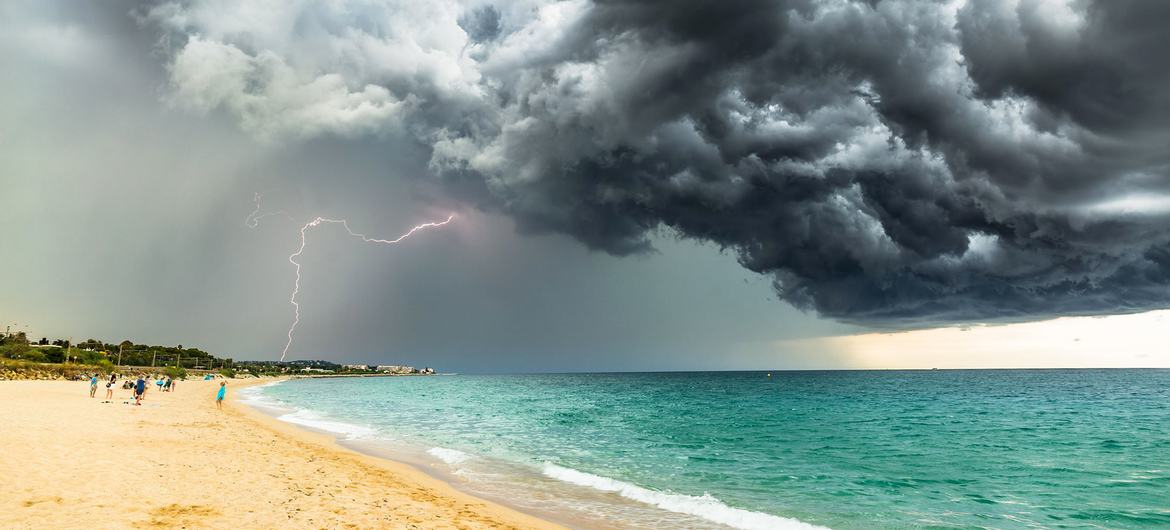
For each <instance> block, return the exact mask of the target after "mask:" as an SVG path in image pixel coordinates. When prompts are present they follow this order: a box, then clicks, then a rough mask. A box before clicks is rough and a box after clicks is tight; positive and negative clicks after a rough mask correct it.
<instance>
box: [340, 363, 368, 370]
mask: <svg viewBox="0 0 1170 530" xmlns="http://www.w3.org/2000/svg"><path fill="white" fill-rule="evenodd" d="M341 367H342V368H345V369H346V370H370V369H372V367H371V366H370V365H368V364H343V365H341Z"/></svg>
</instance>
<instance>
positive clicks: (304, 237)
mask: <svg viewBox="0 0 1170 530" xmlns="http://www.w3.org/2000/svg"><path fill="white" fill-rule="evenodd" d="M257 211H259V210H258V209H257ZM253 213H255V212H253ZM249 219H258V218H253V217H249ZM453 219H455V216H454V215H449V216H447V220H445V221H436V222H430V223H423V224H421V225H418V226H415V227H414V228H411V229H410V230H408V231H407V232H406V233H404V234H402V235H400V236H398V237H397V238H395V239H376V238H372V237H367V236H366V235H365V234H360V233H358V232H354V231H353V229H352V228H350V227H349V221H346V220H345V219H330V218H328V217H317V218H315V219H313V220H312V221H309V222H307V223H305V224H304V226H301V246H300V247H298V248H297V251H296V252H293V253H292V254H290V255H289V257H288V262H289V263H292V264H293V266H294V267H296V270H297V279H296V282H295V283H293V291H292V295H291V296H289V299H288V301H289V303H291V304H292V306H293V314H294V317H293V322H292V325H291V326H289V328H288V342H287V343H285V345H284V350H283V351H281V352H280V360H282V361H283V360H284V356H285V355H287V354H288V349H289V348H290V347H292V343H293V332H294V331H296V329H297V324H300V322H301V304H300V302H297V295H298V294H300V292H301V263H300V262H299V261H297V258H299V257H300V256H301V254H304V252H305V246H306V245H307V244H308V231H309V229H310V228H315V227H318V226H321V225H322V224H340V225H341V226H342V227H344V228H345V231H346V232H347V233H349V235H351V236H353V237H356V238H359V239H361V240H362V242H363V243H378V244H381V245H394V244H397V243H399V242H401V241H402V240H404V239H406V238H408V237H410V236H412V235H414V234H415V232H418V231H420V230H426V229H428V228H438V227H440V226H444V225H446V224H447V223H450V222H451V221H452V220H453Z"/></svg>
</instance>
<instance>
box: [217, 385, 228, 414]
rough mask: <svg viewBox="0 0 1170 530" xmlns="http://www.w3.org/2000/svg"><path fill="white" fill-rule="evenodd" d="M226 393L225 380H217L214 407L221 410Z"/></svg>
mask: <svg viewBox="0 0 1170 530" xmlns="http://www.w3.org/2000/svg"><path fill="white" fill-rule="evenodd" d="M226 394H227V382H225V381H220V382H219V392H217V393H216V394H215V408H217V409H219V410H223V397H224V396H225V395H226Z"/></svg>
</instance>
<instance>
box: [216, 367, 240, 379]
mask: <svg viewBox="0 0 1170 530" xmlns="http://www.w3.org/2000/svg"><path fill="white" fill-rule="evenodd" d="M219 375H222V376H224V377H229V378H234V377H236V371H235V370H233V369H231V368H223V369H221V370H220V371H219Z"/></svg>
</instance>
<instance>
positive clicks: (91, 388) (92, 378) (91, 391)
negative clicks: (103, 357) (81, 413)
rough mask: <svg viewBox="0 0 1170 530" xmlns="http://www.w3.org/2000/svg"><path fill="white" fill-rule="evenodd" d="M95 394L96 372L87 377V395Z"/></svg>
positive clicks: (92, 395)
mask: <svg viewBox="0 0 1170 530" xmlns="http://www.w3.org/2000/svg"><path fill="white" fill-rule="evenodd" d="M94 394H97V374H93V375H92V376H90V377H89V397H94Z"/></svg>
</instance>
